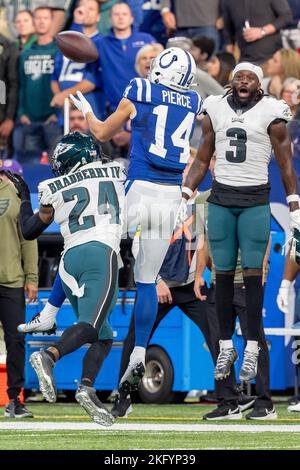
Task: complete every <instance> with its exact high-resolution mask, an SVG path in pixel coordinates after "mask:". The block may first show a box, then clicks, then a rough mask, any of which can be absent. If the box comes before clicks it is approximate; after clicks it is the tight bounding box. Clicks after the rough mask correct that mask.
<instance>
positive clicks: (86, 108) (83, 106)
mask: <svg viewBox="0 0 300 470" xmlns="http://www.w3.org/2000/svg"><path fill="white" fill-rule="evenodd" d="M76 95H77V98H75V96H74V95H69V97H70V100H72V101H73V103H74V105H75V106H76V108H77V109H79V111H81V112H82V114H83V115H84V117H85V115H86V114H87V113H92V112H93V110H92V107H91V105H90V103H89V102H88V100H87V99H86V98H85V97H84V96H83V94H82V93H81V91H77V92H76Z"/></svg>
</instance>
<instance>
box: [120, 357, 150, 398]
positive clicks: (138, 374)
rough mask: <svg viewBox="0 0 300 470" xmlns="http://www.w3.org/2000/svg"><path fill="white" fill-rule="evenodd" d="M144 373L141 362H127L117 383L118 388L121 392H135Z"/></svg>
mask: <svg viewBox="0 0 300 470" xmlns="http://www.w3.org/2000/svg"><path fill="white" fill-rule="evenodd" d="M144 374H145V366H144V364H143V362H141V361H140V362H135V363H134V364H129V366H128V367H127V369H126V371H125V373H124V375H123V377H122V378H121V380H120V383H119V390H120V391H121V392H126V393H130V392H135V391H136V390H137V389H138V387H139V385H140V383H141V380H142V378H143V376H144Z"/></svg>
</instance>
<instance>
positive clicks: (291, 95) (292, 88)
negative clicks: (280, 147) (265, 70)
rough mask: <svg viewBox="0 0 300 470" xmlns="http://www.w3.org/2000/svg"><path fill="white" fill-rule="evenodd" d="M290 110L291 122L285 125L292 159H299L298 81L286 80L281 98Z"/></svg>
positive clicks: (299, 117) (299, 101) (299, 110)
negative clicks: (291, 148)
mask: <svg viewBox="0 0 300 470" xmlns="http://www.w3.org/2000/svg"><path fill="white" fill-rule="evenodd" d="M280 98H282V99H283V100H285V101H286V102H287V104H288V105H289V107H290V108H291V113H292V116H293V119H292V121H290V122H289V123H288V125H287V128H288V132H289V135H290V138H291V141H292V144H293V157H294V158H300V80H297V79H296V78H294V77H289V78H286V79H285V80H284V82H283V85H282V90H281V96H280Z"/></svg>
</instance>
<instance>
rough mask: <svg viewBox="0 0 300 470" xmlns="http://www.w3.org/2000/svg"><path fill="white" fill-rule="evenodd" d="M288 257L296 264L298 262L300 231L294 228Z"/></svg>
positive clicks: (299, 259) (299, 262) (299, 260)
mask: <svg viewBox="0 0 300 470" xmlns="http://www.w3.org/2000/svg"><path fill="white" fill-rule="evenodd" d="M290 258H291V260H292V261H294V262H295V263H297V264H300V232H299V230H297V229H296V228H295V229H294V234H293V238H292V244H291V251H290Z"/></svg>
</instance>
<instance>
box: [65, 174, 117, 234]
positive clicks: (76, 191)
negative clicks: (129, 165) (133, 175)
mask: <svg viewBox="0 0 300 470" xmlns="http://www.w3.org/2000/svg"><path fill="white" fill-rule="evenodd" d="M62 196H63V199H64V202H71V201H74V200H77V201H76V204H75V206H74V207H73V209H72V210H71V212H70V214H69V230H70V233H75V232H78V231H79V230H87V229H89V228H92V227H95V225H96V223H95V217H94V216H93V215H83V213H84V211H85V209H86V208H87V206H88V205H89V202H90V193H89V191H88V189H87V188H85V187H79V188H72V189H67V190H66V191H63V193H62ZM98 214H99V215H106V214H110V223H111V224H119V223H120V217H119V201H118V196H117V193H116V190H115V187H114V184H113V183H112V182H111V181H103V182H101V183H99V194H98ZM81 216H82V223H80V222H79V218H80V217H81Z"/></svg>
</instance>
